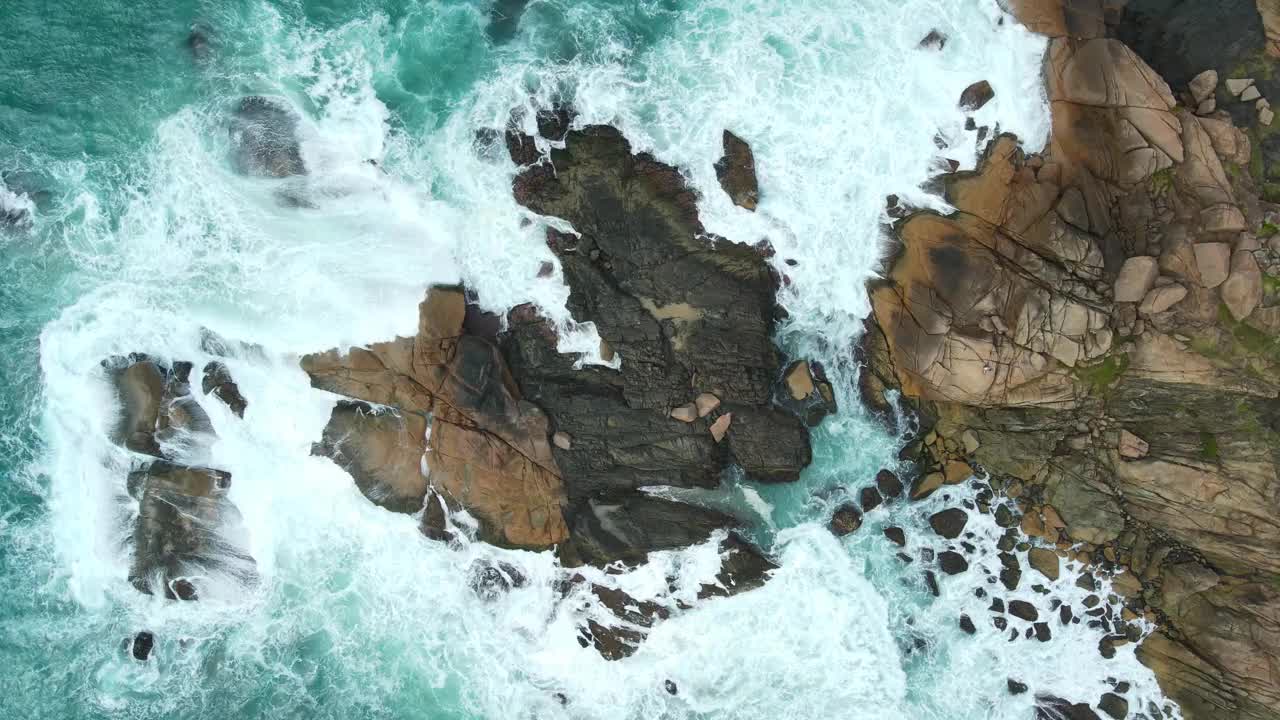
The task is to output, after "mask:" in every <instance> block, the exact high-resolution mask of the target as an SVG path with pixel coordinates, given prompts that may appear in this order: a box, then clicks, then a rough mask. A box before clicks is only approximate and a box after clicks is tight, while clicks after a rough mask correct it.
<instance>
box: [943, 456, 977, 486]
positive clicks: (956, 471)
mask: <svg viewBox="0 0 1280 720" xmlns="http://www.w3.org/2000/svg"><path fill="white" fill-rule="evenodd" d="M942 474H943V476H944V478H945V482H946V484H948V485H959V484H960V483H962V482H964V481H965V480H968V479H969V478H971V477H973V468H971V467H969V463H967V462H964V461H962V460H948V461H947V464H946V465H944V466H943V468H942Z"/></svg>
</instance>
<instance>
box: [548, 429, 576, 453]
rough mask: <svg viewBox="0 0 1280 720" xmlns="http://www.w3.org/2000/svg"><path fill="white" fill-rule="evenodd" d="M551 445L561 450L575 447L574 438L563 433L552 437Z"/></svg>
mask: <svg viewBox="0 0 1280 720" xmlns="http://www.w3.org/2000/svg"><path fill="white" fill-rule="evenodd" d="M551 443H552V444H553V445H555V446H556V447H558V448H560V449H561V450H568V449H569V448H571V447H573V437H572V436H571V435H569V433H567V432H564V431H561V432H558V433H556V434H555V435H552V436H551Z"/></svg>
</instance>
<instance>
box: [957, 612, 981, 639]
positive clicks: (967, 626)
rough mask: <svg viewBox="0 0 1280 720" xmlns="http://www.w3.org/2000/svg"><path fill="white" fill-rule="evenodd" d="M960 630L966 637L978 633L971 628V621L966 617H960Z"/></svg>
mask: <svg viewBox="0 0 1280 720" xmlns="http://www.w3.org/2000/svg"><path fill="white" fill-rule="evenodd" d="M960 629H961V630H963V631H964V632H965V633H966V634H968V635H973V634H974V633H976V632H978V628H976V627H974V626H973V619H972V618H970V617H969V616H968V615H961V616H960Z"/></svg>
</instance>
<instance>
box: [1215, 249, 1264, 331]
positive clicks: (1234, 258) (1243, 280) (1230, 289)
mask: <svg viewBox="0 0 1280 720" xmlns="http://www.w3.org/2000/svg"><path fill="white" fill-rule="evenodd" d="M1222 302H1224V303H1226V305H1227V309H1228V310H1230V311H1231V316H1232V317H1234V318H1235V319H1236V320H1244V319H1245V318H1247V317H1249V315H1250V314H1252V313H1253V311H1254V310H1255V309H1256V308H1257V307H1258V305H1259V303H1261V302H1262V270H1261V269H1260V268H1259V267H1258V261H1257V260H1255V259H1254V257H1253V253H1251V252H1249V251H1247V250H1237V251H1235V252H1234V253H1232V254H1231V272H1230V274H1229V275H1228V276H1227V279H1226V280H1225V281H1224V282H1223V283H1222Z"/></svg>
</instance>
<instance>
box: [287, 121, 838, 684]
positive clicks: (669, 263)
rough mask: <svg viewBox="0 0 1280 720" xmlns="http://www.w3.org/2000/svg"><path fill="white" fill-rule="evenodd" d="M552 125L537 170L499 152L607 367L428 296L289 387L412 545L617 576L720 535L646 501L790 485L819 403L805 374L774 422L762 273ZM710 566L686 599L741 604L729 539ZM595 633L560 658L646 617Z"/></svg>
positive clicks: (523, 157)
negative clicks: (475, 544)
mask: <svg viewBox="0 0 1280 720" xmlns="http://www.w3.org/2000/svg"><path fill="white" fill-rule="evenodd" d="M571 118H572V113H571V111H568V110H562V111H559V112H556V113H549V114H547V117H546V119H545V122H544V119H543V117H542V116H541V115H540V116H539V118H538V123H537V124H538V127H539V134H540V135H542V136H544V137H550V136H552V135H554V136H555V139H556V140H558V141H562V142H563V144H564V147H563V149H561V148H553V149H552V150H551V152H550V155H549V157H546V158H545V159H542V160H541V161H540V156H539V155H538V150H537V143H535V141H534V138H532V137H529V136H524V135H521V134H520V133H519V132H518V131H516V130H514V129H512V130H509V131H508V132H507V134H506V138H505V141H506V145H507V147H508V149H509V151H510V152H511V155H512V159H513V160H514V161H515V162H516V163H518V164H520V165H522V166H526V167H525V169H524V170H523V171H522V172H521V173H520V174H519V175H518V176H517V177H516V179H515V181H514V185H513V193H514V195H515V198H516V200H517V201H519V202H520V203H521V204H523V205H525V206H526V207H528V208H529V209H531V210H533V211H535V212H537V213H540V214H543V215H547V216H552V217H555V218H558V219H560V220H564V221H567V222H569V223H571V224H572V226H573V228H574V230H575V231H576V233H577V234H576V235H568V234H564V233H561V232H557V231H555V230H553V229H548V230H547V243H548V246H549V247H550V249H551V250H552V251H553V252H554V253H555V255H556V256H557V258H558V260H559V263H560V268H561V271H562V273H563V276H564V279H565V281H566V283H567V284H568V286H569V290H570V295H569V302H568V307H569V310H570V311H571V313H572V315H573V318H574V320H575V321H577V322H579V323H586V322H591V323H594V325H595V327H596V329H597V330H598V332H599V333H600V335H601V338H602V340H603V343H602V348H606V349H607V350H608V355H607V356H608V357H609V358H613V357H620V358H621V366H620V368H614V367H609V366H604V365H592V364H585V365H580V364H579V363H578V358H577V357H574V356H569V355H563V354H561V353H560V352H559V350H558V349H557V336H556V333H555V331H554V329H553V328H552V326H551V325H550V324H549V322H548V321H547V320H546V319H544V318H542V317H541V316H539V315H538V314H537V312H536V310H535V309H534V308H532V307H529V306H521V307H517V308H515V309H513V310H511V311H510V312H509V313H508V315H507V317H506V318H505V323H504V322H501V321H500V319H499V318H494V317H492V316H489V317H487V318H486V317H484V314H483V313H479V312H478V311H474V310H473V306H472V304H471V303H469V302H468V299H467V296H466V292H465V291H464V290H463V289H462V288H446V287H436V288H432V289H431V290H430V291H429V292H428V294H427V297H426V299H425V300H424V301H423V303H422V304H421V305H420V307H419V328H418V332H417V334H416V335H415V336H413V337H407V338H395V339H393V340H390V341H388V342H384V343H375V344H372V345H369V346H367V347H363V348H352V349H351V350H349V351H348V352H346V353H338V352H337V351H329V352H324V353H317V354H314V355H308V356H306V357H304V358H303V359H302V367H303V369H304V370H305V371H306V372H307V373H308V375H309V376H310V377H311V382H312V385H313V386H314V387H316V388H320V389H323V390H328V391H330V392H334V393H337V394H339V395H342V396H345V397H347V398H350V399H351V400H350V401H343V402H340V403H338V404H337V405H336V406H335V408H334V410H333V413H332V415H331V418H330V422H329V424H328V426H327V427H326V429H325V431H324V436H323V438H322V439H321V441H320V442H318V443H316V446H315V452H316V453H317V454H321V455H324V456H327V457H330V458H332V459H333V460H334V461H335V462H337V463H338V464H339V465H341V466H342V467H343V468H344V469H346V470H347V471H348V472H350V473H351V474H352V476H353V477H354V478H355V480H356V484H357V486H358V487H360V489H361V491H362V492H364V493H365V495H366V496H368V497H369V498H370V499H371V500H373V501H375V502H377V503H379V504H381V505H383V506H384V507H387V508H388V509H392V510H396V511H400V512H416V511H417V509H418V508H421V507H423V506H424V504H425V505H426V511H425V512H424V516H423V522H422V530H423V533H424V534H426V535H427V536H428V537H430V538H433V539H440V540H443V539H447V538H448V537H450V536H451V534H453V533H456V532H459V531H462V528H458V527H455V526H454V525H453V524H452V523H451V522H450V521H449V510H452V509H457V508H461V509H465V510H466V511H467V512H468V513H469V514H470V515H471V516H472V517H474V518H475V519H476V520H478V522H479V529H478V532H477V533H476V534H477V539H479V540H483V541H486V542H490V543H493V544H497V545H501V546H506V547H517V548H528V549H545V548H550V547H555V548H556V550H557V552H558V554H559V555H560V558H561V561H562V562H563V564H564V565H565V566H566V567H574V566H577V565H580V564H583V563H589V564H593V565H597V566H606V565H610V564H612V563H622V564H623V565H624V566H625V565H633V564H638V563H641V562H643V561H644V560H645V559H646V558H647V556H648V553H650V552H653V551H656V550H671V549H679V548H685V547H688V546H690V545H693V544H697V543H703V542H707V541H709V540H711V539H712V538H713V537H714V536H716V535H717V533H723V532H725V531H727V530H730V529H732V528H735V527H737V526H738V525H739V524H740V521H739V520H738V519H737V518H734V517H732V516H730V515H728V514H725V513H723V512H720V511H716V510H711V509H707V508H702V507H698V506H695V505H690V504H686V503H682V502H677V501H674V500H670V499H665V498H663V497H658V496H656V495H654V494H650V493H647V492H644V489H645V488H651V487H655V486H674V487H683V488H712V487H716V486H717V485H718V484H719V483H720V482H721V476H722V474H723V473H724V472H725V471H726V470H728V469H729V468H730V467H734V466H736V467H738V468H741V470H742V471H743V472H744V473H745V474H746V475H747V476H748V477H750V478H752V479H755V480H758V481H763V482H790V481H793V480H795V479H797V478H798V477H799V474H800V471H801V470H803V469H804V467H806V466H807V465H808V464H809V462H810V459H811V450H810V445H809V433H808V429H807V426H806V420H810V421H812V422H816V421H817V420H820V419H821V417H820V416H818V417H817V420H814V417H815V416H814V414H813V412H811V411H810V410H811V406H812V407H816V406H821V407H822V408H823V412H824V413H829V412H832V411H834V399H833V397H831V392H830V386H829V384H827V383H826V382H825V378H822V377H821V376H820V375H819V374H818V373H816V372H815V373H812V374H810V375H809V379H810V380H811V382H812V392H808V391H807V392H806V393H805V394H804V395H803V396H802V397H801V398H800V399H798V401H802V402H803V406H802V407H792V408H787V407H780V406H777V405H775V402H774V400H775V398H778V397H784V396H786V393H787V390H786V382H785V380H784V378H783V375H784V373H783V367H784V361H783V358H782V356H781V355H780V353H779V352H778V350H777V349H776V348H775V347H774V345H773V341H772V334H773V325H774V321H775V316H776V314H777V308H776V305H775V300H774V292H775V290H776V287H777V286H776V281H775V279H774V276H773V275H772V274H771V271H770V268H769V266H768V264H767V263H766V261H765V258H764V257H763V256H762V255H761V254H760V253H759V252H758V251H757V250H756V249H754V248H751V247H748V246H745V245H740V244H736V243H732V242H729V241H727V240H724V239H722V238H717V237H714V236H710V235H709V234H707V233H706V232H705V230H704V229H703V227H702V225H701V222H700V220H699V219H698V215H697V208H696V196H695V194H694V193H693V191H692V190H691V189H690V188H689V187H688V186H687V185H686V184H685V181H684V179H683V177H682V176H681V175H680V173H679V172H678V171H677V170H676V169H675V168H672V167H669V166H666V165H663V164H661V163H659V162H657V161H656V160H654V159H653V158H652V157H649V156H647V155H643V154H639V155H637V154H634V153H632V152H631V149H630V146H629V144H628V143H627V141H626V140H625V139H624V138H623V137H622V136H621V134H620V133H619V132H618V131H616V130H614V129H613V128H608V127H587V128H584V129H581V130H572V129H571V127H572V125H571ZM727 142H728V141H727ZM731 144H732V143H731ZM744 145H745V144H744ZM730 149H731V150H732V151H733V152H732V158H731V160H732V163H731V165H732V167H730V171H731V172H730V173H729V175H730V176H731V177H739V170H742V169H743V168H745V167H746V165H744V163H747V162H748V161H749V160H750V154H749V150H750V149H749V147H747V148H745V151H746V152H745V154H744V153H743V148H742V147H739V146H737V145H732V148H730ZM739 179H741V178H739ZM751 180H752V182H754V170H752V172H751ZM734 182H735V183H736V182H737V180H735V181H734ZM753 187H754V186H753ZM752 192H755V190H752ZM743 197H746V196H745V195H744V196H743ZM824 388H825V392H824ZM801 412H803V413H804V414H805V417H804V418H802V417H800V415H799V413H801ZM721 560H722V569H721V572H720V574H719V575H718V576H717V578H716V582H715V583H713V584H708V585H704V586H703V588H702V589H701V590H700V591H699V592H698V593H697V595H698V599H699V600H704V599H707V598H711V597H716V596H723V595H731V594H734V593H737V592H740V591H743V590H747V589H751V588H754V587H758V586H760V585H761V584H763V582H764V581H765V579H766V578H767V577H768V574H769V571H771V570H772V569H773V567H774V566H773V564H772V562H770V561H769V560H768V559H767V558H765V557H764V556H763V555H761V554H760V553H759V552H758V551H757V550H755V549H754V548H752V547H751V546H750V545H749V544H747V543H745V542H744V541H742V540H741V539H740V538H738V537H737V536H736V535H732V534H731V535H729V537H728V539H727V540H724V541H722V542H721ZM484 573H486V574H485V575H484V577H485V578H489V579H491V580H492V581H493V582H484V583H482V584H481V586H482V587H484V588H488V587H491V586H498V585H501V584H502V583H501V582H499V577H500V576H503V573H502V572H501V569H498V570H494V571H493V572H489V571H487V570H486V571H484ZM482 579H483V578H482ZM600 594H601V593H596V595H600ZM604 594H605V595H608V593H604ZM601 599H602V600H603V599H604V598H601ZM607 604H608V603H606V605H607ZM663 607H664V611H670V610H671V606H669V605H664V606H663ZM677 609H679V608H678V607H677ZM614 614H615V615H616V616H617V622H614V621H612V620H609V619H608V618H599V617H592V618H591V619H590V621H589V622H587V623H586V624H585V625H584V626H583V627H582V628H581V635H580V638H579V641H580V643H583V644H584V647H586V646H594V647H595V648H596V649H597V650H599V651H600V652H601V654H602V655H604V656H605V657H607V658H610V659H616V658H619V657H625V656H626V655H628V654H630V653H631V652H634V649H635V648H636V647H637V646H638V644H639V643H640V642H641V641H642V640H643V638H644V636H645V635H646V634H647V631H648V628H649V627H650V626H651V625H652V623H653V622H656V621H657V620H661V619H662V618H663V617H665V615H663V614H661V613H658V612H657V611H656V610H655V611H654V612H652V613H649V612H642V613H641V616H640V617H635V616H631V615H628V614H627V613H626V612H621V613H617V612H615V613H614ZM642 619H643V620H645V621H644V622H642Z"/></svg>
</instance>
